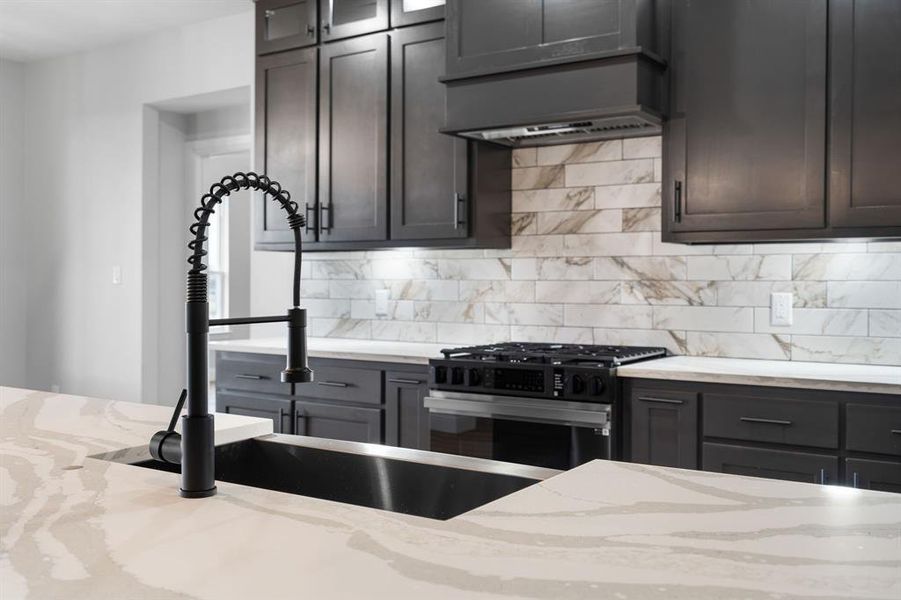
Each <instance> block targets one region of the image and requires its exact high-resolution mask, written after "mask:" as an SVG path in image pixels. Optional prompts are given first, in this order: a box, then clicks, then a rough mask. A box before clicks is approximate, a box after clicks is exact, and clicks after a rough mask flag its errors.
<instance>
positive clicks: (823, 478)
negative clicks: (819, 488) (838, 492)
mask: <svg viewBox="0 0 901 600" xmlns="http://www.w3.org/2000/svg"><path fill="white" fill-rule="evenodd" d="M820 485H826V469H820Z"/></svg>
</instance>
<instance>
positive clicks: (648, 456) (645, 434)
mask: <svg viewBox="0 0 901 600" xmlns="http://www.w3.org/2000/svg"><path fill="white" fill-rule="evenodd" d="M630 419H631V440H632V441H631V447H632V461H633V462H638V463H644V464H648V465H660V466H665V467H680V468H683V469H697V468H698V395H697V394H696V393H693V392H672V391H663V390H655V389H642V388H636V389H634V390H633V391H632V397H631V402H630Z"/></svg>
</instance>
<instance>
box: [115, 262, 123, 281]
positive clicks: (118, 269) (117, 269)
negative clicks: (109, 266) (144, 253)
mask: <svg viewBox="0 0 901 600" xmlns="http://www.w3.org/2000/svg"><path fill="white" fill-rule="evenodd" d="M121 284H122V267H120V266H119V265H113V285H121Z"/></svg>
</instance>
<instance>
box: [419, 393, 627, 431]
mask: <svg viewBox="0 0 901 600" xmlns="http://www.w3.org/2000/svg"><path fill="white" fill-rule="evenodd" d="M423 404H424V405H425V407H426V408H427V409H429V411H431V412H433V413H438V414H443V415H457V416H462V417H484V418H492V419H516V420H523V421H533V422H538V423H548V424H553V425H570V426H576V427H596V428H601V429H608V428H609V427H610V407H609V406H608V405H604V404H586V405H585V407H584V408H581V407H579V408H575V407H573V406H556V405H548V404H546V403H542V402H541V401H540V400H536V401H532V400H525V401H516V400H507V399H504V400H501V399H499V398H497V397H493V399H492V400H491V401H484V400H470V399H465V398H452V397H444V396H441V397H439V396H427V397H426V398H425V399H424V400H423ZM568 404H572V403H568ZM595 407H597V408H595Z"/></svg>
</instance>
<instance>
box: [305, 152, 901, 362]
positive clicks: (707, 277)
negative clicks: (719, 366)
mask: <svg viewBox="0 0 901 600" xmlns="http://www.w3.org/2000/svg"><path fill="white" fill-rule="evenodd" d="M513 162H514V169H513V175H512V181H511V184H512V188H513V190H514V192H513V243H512V248H511V249H510V250H459V251H436V250H392V251H379V252H356V253H334V254H327V255H326V254H312V253H311V254H307V255H306V256H305V257H304V258H305V261H306V262H305V264H304V290H303V291H304V295H305V296H306V306H307V308H308V310H309V314H310V317H311V320H310V333H311V334H312V335H315V336H332V337H345V338H365V339H381V340H405V341H421V342H439V343H445V344H448V345H451V344H484V343H490V342H497V341H504V340H519V341H541V342H580V343H599V344H600V343H605V344H641V345H661V346H666V347H668V348H669V349H670V350H672V351H673V352H675V353H678V354H690V355H702V356H726V357H741V358H763V359H778V360H807V361H837V362H848V363H874V364H901V242H869V243H867V242H850V243H834V244H832V243H798V244H738V245H719V246H685V245H680V244H666V243H663V242H662V241H661V239H660V180H661V161H660V138H644V139H635V140H614V141H607V142H599V143H589V144H579V145H571V146H555V147H549V148H530V149H522V150H517V151H515V152H514V156H513ZM383 288H385V289H388V290H389V294H390V298H391V300H390V302H389V309H388V314H387V315H384V316H379V315H376V313H375V303H374V292H375V290H377V289H383ZM772 292H792V293H793V294H794V306H795V310H794V322H793V324H792V325H790V326H786V327H779V326H773V325H770V318H769V304H770V294H771V293H772Z"/></svg>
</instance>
